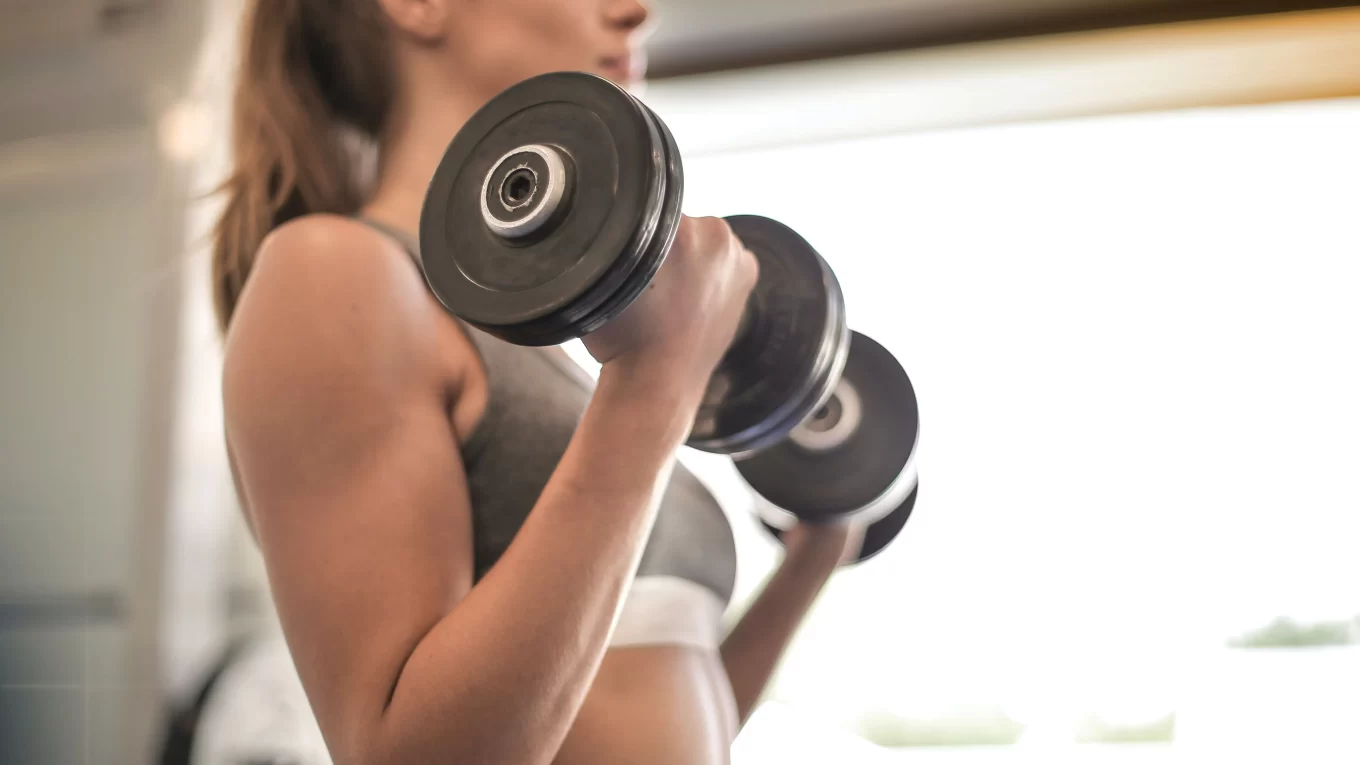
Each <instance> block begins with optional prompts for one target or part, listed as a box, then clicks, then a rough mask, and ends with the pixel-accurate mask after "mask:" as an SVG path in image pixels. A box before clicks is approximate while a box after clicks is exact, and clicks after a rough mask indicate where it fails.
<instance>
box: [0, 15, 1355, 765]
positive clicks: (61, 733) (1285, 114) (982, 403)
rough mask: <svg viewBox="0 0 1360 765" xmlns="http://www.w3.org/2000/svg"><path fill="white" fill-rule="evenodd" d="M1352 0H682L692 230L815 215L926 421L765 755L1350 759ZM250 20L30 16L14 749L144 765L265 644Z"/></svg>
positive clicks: (4, 136) (747, 515) (10, 536)
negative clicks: (241, 400)
mask: <svg viewBox="0 0 1360 765" xmlns="http://www.w3.org/2000/svg"><path fill="white" fill-rule="evenodd" d="M1347 5H1349V4H1344V3H1327V2H1317V3H1307V2H1284V1H1279V2H1269V1H1267V0H1259V1H1257V0H1242V1H1240V2H1228V1H1226V0H1218V1H1214V2H1211V1H1206V2H1198V1H1197V0H1181V1H1180V2H1161V1H1158V0H1005V1H1003V0H839V2H834V3H832V2H825V0H722V1H721V2H720V1H719V0H668V1H667V2H665V3H663V4H661V5H660V7H659V12H660V16H661V19H662V26H661V27H660V30H659V31H658V33H657V35H656V36H655V38H654V45H653V47H652V51H651V57H652V72H653V77H652V80H651V82H650V83H649V86H648V88H647V91H646V93H645V100H647V101H648V102H649V104H651V105H652V107H653V108H654V109H656V110H657V111H658V113H659V114H660V115H661V116H662V117H663V118H664V119H665V120H666V121H667V123H668V124H669V125H670V126H671V127H672V128H673V130H674V132H675V134H676V137H677V140H678V142H679V144H680V146H681V150H682V152H683V153H684V158H685V164H686V186H687V189H686V192H687V196H686V204H685V208H686V209H685V211H686V212H687V213H689V214H691V215H708V214H712V215H726V214H733V213H759V214H765V215H770V216H773V217H776V218H779V219H781V220H784V221H786V222H788V223H789V224H791V225H792V226H794V227H795V228H797V229H798V230H799V231H800V232H801V233H803V234H804V236H805V237H806V238H807V239H808V240H809V241H811V242H812V243H813V244H814V245H815V246H816V247H817V248H818V249H819V250H820V251H821V252H822V253H823V254H824V255H825V256H826V257H827V259H828V260H829V262H830V263H831V265H832V266H833V268H834V269H835V270H836V272H837V274H838V276H839V278H840V280H841V282H842V284H843V286H844V288H845V292H846V295H847V300H848V304H849V311H850V313H849V316H850V323H851V325H852V327H853V328H855V329H857V330H859V331H862V332H864V333H866V334H869V335H870V336H872V337H874V338H875V339H877V340H878V341H879V342H881V343H882V344H884V345H886V346H887V347H888V348H889V349H890V350H892V351H893V352H894V353H895V354H896V355H897V356H898V358H899V359H900V360H901V361H902V363H903V365H904V366H905V367H906V368H907V370H908V372H909V373H910V374H911V375H912V377H913V380H914V382H915V385H916V387H917V390H918V394H919V396H920V399H921V401H922V407H923V411H924V413H925V416H924V423H923V433H922V443H921V449H922V451H921V457H920V459H919V464H920V471H921V474H922V483H923V484H924V487H923V490H922V492H921V494H920V499H919V502H918V504H917V508H916V511H915V515H914V517H913V518H912V519H911V522H910V523H909V525H908V527H907V529H906V531H905V532H904V533H903V535H902V536H901V537H900V538H899V539H898V541H897V542H896V544H895V545H894V546H893V547H892V548H890V550H889V551H888V552H887V553H885V554H883V555H881V556H880V557H878V558H876V559H874V560H873V561H871V562H870V563H868V564H866V565H863V566H860V567H857V568H853V569H849V570H846V571H844V572H842V573H840V574H838V575H837V577H836V578H835V579H834V580H833V582H832V584H831V585H830V586H829V588H828V589H827V590H826V592H825V593H824V595H823V596H822V598H821V600H820V601H819V602H818V604H817V607H816V609H815V611H814V613H813V615H812V617H811V618H810V619H809V621H808V622H807V624H806V625H805V627H804V629H803V630H802V632H801V633H800V635H799V637H798V639H797V642H796V644H795V645H794V647H793V649H792V651H791V653H790V654H789V656H788V659H787V661H786V662H785V664H784V666H783V668H782V670H781V672H780V675H779V677H778V680H777V682H776V683H775V687H774V688H773V689H772V691H771V693H770V696H769V698H768V700H767V701H766V703H765V704H764V705H763V706H762V707H761V708H760V710H759V711H758V712H757V714H756V716H755V717H754V719H753V720H752V721H751V723H750V724H749V725H748V727H747V728H746V730H745V731H744V732H743V734H742V736H741V738H740V739H739V740H738V742H737V745H736V748H735V750H734V758H735V760H736V762H737V763H738V764H739V765H740V764H741V763H760V762H780V763H785V764H791V763H804V762H806V763H826V762H836V763H936V762H940V763H944V762H948V763H992V762H997V763H1031V762H1033V763H1039V762H1042V763H1052V762H1067V761H1071V762H1090V763H1104V762H1119V763H1162V762H1173V761H1175V762H1258V761H1268V760H1273V761H1291V762H1307V763H1309V764H1310V765H1317V764H1319V763H1357V762H1360V483H1357V481H1356V480H1355V476H1356V467H1355V466H1356V465H1357V464H1358V463H1360V438H1357V435H1356V434H1357V433H1360V397H1357V395H1356V391H1360V353H1357V346H1358V345H1360V340H1358V339H1357V334H1360V300H1357V299H1356V297H1355V296H1356V295H1357V293H1360V182H1357V178H1360V140H1357V139H1358V138H1360V9H1354V8H1349V7H1346V6H1347ZM239 12H240V4H239V0H174V1H172V0H0V61H2V62H3V69H0V253H2V254H0V382H2V384H3V388H0V392H2V394H3V395H0V763H5V764H6V765H57V764H61V765H67V764H70V765H92V764H94V763H154V762H157V761H158V759H159V758H160V757H162V755H163V754H164V752H165V749H166V747H167V744H168V742H170V743H172V742H173V737H172V736H170V735H169V734H170V731H171V729H172V727H173V726H171V724H170V720H171V719H172V716H173V715H174V713H175V712H176V711H177V710H179V709H182V708H184V707H185V706H186V705H191V704H192V702H193V701H194V697H195V694H197V693H198V692H199V690H200V688H201V687H202V686H203V684H204V682H205V681H206V680H207V679H208V678H209V677H210V676H211V674H212V672H213V671H214V670H215V669H216V668H217V667H218V666H220V664H221V663H222V662H223V661H224V657H227V656H229V655H230V652H229V648H230V647H231V646H232V645H233V644H234V641H238V640H240V639H242V638H247V637H249V636H250V635H252V634H256V633H258V632H260V631H262V630H269V629H272V628H273V627H272V610H271V605H270V603H269V598H268V593H267V588H266V586H265V583H264V579H263V577H262V573H261V567H260V562H259V560H258V556H257V554H256V553H255V551H254V549H253V548H252V546H251V544H250V542H249V539H248V537H247V535H246V534H245V533H244V530H243V527H242V525H241V523H240V520H239V516H238V513H237V509H236V505H235V501H234V497H233V493H232V491H231V484H230V477H229V475H228V472H227V467H226V462H225V455H224V453H223V449H222V431H221V411H220V403H219V388H218V374H219V372H220V367H219V364H220V361H219V355H220V344H219V341H218V339H217V335H216V332H215V329H214V326H213V322H212V314H211V306H210V296H209V292H208V289H207V262H208V261H207V257H208V256H207V248H206V244H207V232H208V227H209V225H210V222H211V220H212V219H213V216H214V215H215V213H216V211H217V208H216V206H215V202H216V201H215V200H214V199H213V198H212V197H211V195H210V192H211V190H212V189H213V187H214V186H215V184H216V183H218V182H220V181H221V180H222V174H223V172H224V169H225V167H226V161H227V157H226V154H225V151H226V148H225V143H226V127H227V125H226V117H225V115H226V113H227V111H226V109H227V97H228V91H229V87H230V83H231V78H232V73H233V64H234V55H235V52H236V47H235V42H236V41H235V26H236V24H237V22H238V18H239ZM576 350H577V351H579V348H578V349H576ZM578 355H580V354H579V353H578ZM683 459H685V460H686V462H688V463H689V464H690V465H691V466H692V467H694V468H695V470H697V471H698V472H699V473H700V475H701V477H702V478H703V479H704V480H705V481H706V482H707V483H708V484H709V485H710V486H711V487H712V489H713V490H714V492H715V493H717V494H718V496H719V497H720V499H721V500H722V501H723V502H724V504H725V506H726V508H727V510H728V511H729V512H730V514H731V517H732V520H733V523H734V526H735V527H736V529H737V535H738V542H739V548H740V549H739V551H740V573H739V583H738V585H739V593H738V602H737V603H736V604H735V605H734V607H733V609H732V613H731V614H729V616H730V617H734V616H735V615H736V614H738V613H740V611H741V608H742V607H743V606H744V604H745V602H746V598H748V597H749V596H750V594H751V593H752V592H753V591H754V590H755V589H756V588H757V587H758V586H759V584H760V582H761V580H762V579H763V578H764V577H765V576H766V575H767V574H768V572H769V571H770V569H771V567H772V566H773V565H774V564H775V562H776V561H777V556H778V551H777V548H775V546H774V545H772V544H771V543H770V542H769V540H767V539H766V538H765V537H764V536H763V533H762V532H761V531H760V530H759V529H758V528H757V526H756V524H755V523H754V522H753V521H752V520H751V509H752V502H753V499H752V497H751V496H750V494H749V492H748V491H747V490H746V489H745V488H744V487H743V485H742V483H741V481H740V479H739V478H738V477H737V476H736V473H735V471H734V470H733V469H732V467H731V465H730V463H728V462H726V461H725V460H723V459H721V458H711V457H708V456H706V455H700V454H697V453H686V454H685V455H684V457H683ZM299 765H300V764H299Z"/></svg>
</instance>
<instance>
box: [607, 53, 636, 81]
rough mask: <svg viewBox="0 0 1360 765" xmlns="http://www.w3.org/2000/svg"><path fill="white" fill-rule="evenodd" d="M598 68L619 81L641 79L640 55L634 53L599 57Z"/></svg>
mask: <svg viewBox="0 0 1360 765" xmlns="http://www.w3.org/2000/svg"><path fill="white" fill-rule="evenodd" d="M600 68H602V69H604V70H605V72H606V73H607V74H608V75H609V76H610V77H612V78H613V79H615V80H618V81H619V82H632V81H635V80H640V79H642V71H641V70H642V57H640V56H634V55H629V54H626V55H623V56H609V57H607V58H603V59H600Z"/></svg>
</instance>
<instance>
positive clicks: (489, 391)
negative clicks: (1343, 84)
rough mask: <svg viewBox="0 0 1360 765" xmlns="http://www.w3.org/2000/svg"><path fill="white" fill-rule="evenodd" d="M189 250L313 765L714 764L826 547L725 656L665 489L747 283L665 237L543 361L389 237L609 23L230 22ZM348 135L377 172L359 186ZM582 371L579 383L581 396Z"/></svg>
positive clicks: (519, 12)
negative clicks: (595, 321) (220, 165)
mask: <svg viewBox="0 0 1360 765" xmlns="http://www.w3.org/2000/svg"><path fill="white" fill-rule="evenodd" d="M251 5H252V8H251V9H250V12H249V15H248V22H247V25H246V27H245V29H244V34H245V45H244V60H243V65H242V70H241V76H240V81H239V85H238V92H237V94H236V101H235V123H234V124H235V138H234V140H235V162H236V166H235V169H234V173H233V174H232V176H231V178H230V180H229V181H228V183H227V184H226V186H225V191H226V195H227V205H226V208H225V210H224V213H223V215H222V218H221V220H220V222H219V225H218V228H217V235H216V244H215V253H214V256H215V257H214V280H215V284H214V289H215V293H216V299H217V306H218V310H219V318H220V320H221V323H222V326H223V329H224V331H225V333H226V338H227V340H226V354H225V370H224V375H223V395H224V405H225V416H226V431H227V442H228V444H227V446H228V452H229V455H230V457H231V461H232V466H233V471H234V473H235V476H236V481H237V488H238V492H239V494H240V497H241V500H242V504H243V506H244V507H245V509H246V513H247V517H248V520H249V523H250V526H251V529H252V531H253V533H254V534H255V537H256V539H257V540H258V542H259V545H260V548H261V550H262V551H263V555H264V559H265V561H266V567H267V571H268V574H269V580H270V587H271V591H272V593H273V595H274V599H275V603H276V606H277V609H278V613H279V617H280V622H281V624H282V627H283V631H284V635H285V636H286V639H287V646H288V652H289V653H290V654H291V656H292V659H293V661H294V663H295V665H296V667H297V672H298V676H299V677H300V679H301V681H302V686H303V688H305V690H306V696H307V700H308V702H309V705H310V708H311V711H312V713H313V714H314V715H315V718H316V721H317V723H318V724H319V728H320V731H321V732H322V734H323V735H324V739H325V743H326V748H327V749H328V750H329V753H330V756H331V757H332V758H333V759H334V760H335V761H336V762H338V763H356V764H357V763H418V764H419V765H426V764H427V763H432V762H467V763H474V762H475V763H516V764H517V765H521V764H525V763H548V762H558V763H564V764H565V765H570V764H571V763H592V765H601V764H603V765H608V764H609V763H637V762H646V763H657V764H661V765H664V764H665V763H676V764H677V765H679V764H681V763H683V764H684V765H701V764H702V765H707V764H709V763H719V762H725V761H727V758H728V754H727V753H728V749H729V746H730V744H731V742H732V740H733V738H734V736H735V735H736V733H737V730H738V729H739V727H740V725H741V723H742V722H743V721H744V720H745V719H746V718H747V716H748V715H749V714H750V713H751V711H752V708H753V707H754V705H755V703H756V701H757V699H758V697H759V696H760V694H761V692H762V690H763V688H764V687H765V685H766V683H767V681H768V679H769V677H770V675H771V672H772V671H773V668H774V666H775V664H776V662H777V660H778V658H779V655H780V653H781V652H782V651H783V649H784V647H785V646H786V644H787V642H788V640H789V638H790V636H791V634H792V632H793V630H794V629H795V627H796V626H797V624H798V623H799V621H800V620H801V619H802V617H803V615H804V614H805V612H806V610H807V608H808V607H809V606H810V604H811V602H812V600H813V598H814V597H815V595H816V594H817V592H818V591H819V590H820V588H821V587H822V585H823V584H824V583H825V581H826V579H827V577H828V576H829V575H830V573H831V572H832V570H833V569H834V568H835V566H836V565H837V564H838V562H839V561H840V559H841V558H842V557H843V554H844V552H845V551H846V550H847V549H849V548H850V547H852V546H853V545H852V544H850V543H849V541H848V540H849V537H850V534H849V532H848V530H846V529H844V528H819V529H807V528H800V529H795V530H794V532H795V533H792V534H790V536H789V539H788V543H787V555H786V557H785V560H784V562H783V563H782V565H781V567H780V568H779V570H778V571H777V572H776V573H775V574H774V575H773V577H772V578H771V579H770V580H769V582H767V584H766V586H765V588H764V590H763V591H762V593H761V595H760V596H759V597H758V598H757V600H756V601H755V603H754V605H753V606H752V608H750V609H749V611H748V613H747V614H746V615H745V616H744V617H743V618H742V619H741V621H740V622H739V623H738V625H737V626H736V627H735V628H734V629H733V630H732V632H731V633H730V634H728V635H726V636H724V635H721V634H719V618H720V615H721V613H722V610H723V608H724V607H725V606H726V605H727V601H728V599H729V598H730V596H731V592H732V583H733V572H734V570H735V569H734V566H735V555H734V549H733V544H732V538H731V531H730V529H729V528H728V526H727V524H726V521H725V517H724V516H723V514H722V511H721V509H720V508H719V507H718V506H717V505H716V504H715V503H714V501H713V499H712V498H711V497H710V496H709V495H708V493H707V492H705V491H704V490H703V488H702V486H701V485H700V484H699V483H698V482H697V481H696V480H695V479H694V478H693V476H691V475H689V474H688V473H687V472H685V471H684V469H683V468H682V467H678V466H677V465H676V463H675V457H676V453H677V450H678V449H679V448H680V446H681V445H682V444H683V442H684V440H685V438H686V437H687V434H688V429H689V427H690V424H691V422H692V419H693V417H694V414H695V412H696V410H697V406H698V403H699V399H700V396H701V394H702V392H703V390H704V387H705V383H706V382H707V379H708V377H709V375H710V374H711V372H712V371H713V369H714V367H715V366H716V364H717V362H718V361H719V359H720V358H721V356H722V354H723V352H724V351H725V349H726V347H727V346H728V344H730V342H731V340H732V337H733V335H734V332H735V328H736V326H737V321H738V318H739V315H740V313H741V311H742V308H743V305H744V303H745V298H746V296H747V294H748V292H749V291H750V289H751V286H752V284H753V283H754V280H755V277H756V273H755V271H756V268H755V264H754V259H753V258H752V257H751V255H750V253H749V252H746V251H745V250H744V249H743V248H742V247H741V245H740V243H739V242H737V241H736V240H735V239H734V238H733V236H732V234H731V232H730V231H729V230H728V229H727V227H726V226H725V224H723V223H722V222H721V221H720V220H716V219H705V220H694V219H687V220H685V221H684V224H683V225H682V226H681V229H680V233H679V236H678V237H677V240H676V243H675V245H674V247H673V249H672V251H671V253H670V255H669V257H668V259H667V262H666V264H665V266H664V267H663V269H662V270H661V272H660V273H659V275H658V277H657V278H656V281H655V284H654V287H653V289H651V290H650V291H649V292H648V293H647V296H646V297H645V298H644V299H642V300H641V301H639V302H638V303H637V304H635V305H634V306H633V307H632V308H630V309H629V310H628V311H627V312H626V313H625V315H624V316H623V317H621V318H620V319H619V320H617V321H616V322H613V323H611V324H610V325H609V326H608V327H607V328H605V329H604V330H602V331H601V332H598V333H596V334H594V335H592V336H591V337H589V338H587V339H586V341H585V344H586V347H587V348H588V349H589V351H590V352H591V353H592V355H593V356H594V357H595V358H596V359H597V360H598V361H599V362H600V363H601V370H600V375H599V380H598V384H596V385H589V384H587V383H588V382H589V381H588V380H586V381H583V380H582V379H581V378H580V376H579V375H573V374H572V373H571V368H570V366H569V364H570V362H569V361H565V357H564V356H563V355H562V353H561V352H560V350H554V351H551V352H549V351H545V350H542V349H529V348H522V347H516V346H511V345H508V344H505V343H501V342H498V341H496V340H493V339H491V338H490V337H488V336H486V335H483V334H481V333H479V332H476V331H475V330H472V329H470V328H468V327H466V326H464V325H462V324H461V323H459V322H458V321H456V320H455V319H454V318H452V317H451V316H450V315H449V314H448V313H447V312H445V311H444V310H443V309H442V308H441V307H440V306H439V304H438V303H437V301H436V300H435V299H434V298H433V296H432V295H431V294H430V293H429V291H428V290H427V288H426V285H425V283H424V281H423V279H422V276H421V273H420V271H419V259H418V258H419V253H418V252H416V248H415V247H414V243H413V242H412V240H411V232H414V231H416V229H417V223H418V217H419V211H420V209H421V202H422V197H423V194H424V191H425V188H426V185H427V183H428V181H429V178H430V176H431V174H432V172H433V170H434V168H435V166H436V164H437V163H438V160H439V158H440V156H441V154H442V152H443V151H444V149H445V147H446V146H447V145H448V143H449V141H450V140H451V139H452V137H453V136H454V135H455V133H456V132H457V131H458V129H459V126H460V125H461V124H462V123H463V122H464V120H466V119H467V118H468V117H469V116H470V115H471V114H472V113H473V112H474V111H475V110H476V109H477V108H478V107H479V106H481V105H482V104H483V103H485V102H486V101H487V100H488V99H490V98H491V97H493V96H494V95H495V94H497V93H499V92H500V91H501V90H503V89H505V88H506V87H508V86H510V85H512V84H514V83H516V82H518V81H520V80H523V79H525V78H527V77H531V76H534V75H538V74H541V73H545V72H548V71H556V70H578V71H590V72H595V73H598V74H600V75H603V76H606V77H609V78H612V79H613V80H615V81H616V82H619V83H621V84H628V83H631V82H633V81H634V80H635V79H636V78H638V77H639V76H640V75H641V69H642V65H641V62H642V56H641V55H640V53H639V52H638V51H637V50H636V48H635V46H636V45H637V43H638V38H639V30H640V29H642V27H643V24H644V22H645V20H646V18H647V11H646V9H645V8H644V7H643V6H641V5H639V4H638V3H637V2H636V0H494V1H493V0H253V2H251ZM355 137H358V138H362V139H366V140H367V142H368V143H369V144H371V145H372V146H374V147H376V149H377V157H378V160H379V161H378V163H377V172H376V178H375V179H373V180H374V182H373V183H372V184H370V185H369V186H368V187H367V188H363V187H362V184H361V183H360V181H361V179H360V177H359V176H361V175H363V173H362V172H361V169H362V168H361V166H360V165H361V162H360V155H359V153H358V152H356V151H354V146H355V145H356V142H355V141H354V140H353V139H354V138H355ZM578 371H579V370H578Z"/></svg>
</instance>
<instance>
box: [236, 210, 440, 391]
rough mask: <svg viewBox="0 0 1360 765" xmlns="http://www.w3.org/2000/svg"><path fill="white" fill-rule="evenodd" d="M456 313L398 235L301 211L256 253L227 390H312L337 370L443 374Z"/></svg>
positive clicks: (367, 376) (347, 375) (386, 376)
mask: <svg viewBox="0 0 1360 765" xmlns="http://www.w3.org/2000/svg"><path fill="white" fill-rule="evenodd" d="M448 321H449V320H448V317H447V316H446V315H443V313H442V312H441V311H440V310H439V309H438V308H437V305H436V304H435V302H434V300H433V299H432V298H431V297H430V295H429V294H428V290H427V289H426V287H425V283H424V279H423V277H422V276H421V275H420V272H419V270H418V269H417V268H416V266H415V264H414V263H413V262H412V260H411V258H410V257H409V256H408V255H407V253H406V252H405V251H404V250H403V249H402V247H401V246H400V245H399V244H398V243H397V242H395V241H393V240H392V239H391V238H389V237H387V236H384V235H383V234H381V233H379V232H378V231H375V230H374V229H372V228H370V227H368V226H366V225H364V224H362V223H360V222H358V221H355V220H350V219H347V218H342V217H339V216H330V215H314V216H307V217H304V218H299V219H297V220H294V221H291V222H289V223H287V224H285V225H283V226H280V227H279V228H278V229H276V230H275V231H273V232H272V233H271V234H270V235H269V236H268V237H267V238H266V239H265V241H264V243H263V244H262V245H261V246H260V249H259V252H258V253H257V254H256V258H255V263H254V266H253V268H252V269H251V274H250V278H249V279H248V280H247V283H246V287H245V290H244V291H243V292H242V294H241V299H240V301H239V303H238V305H237V307H236V311H235V313H234V315H233V317H232V320H231V324H230V326H229V328H228V332H227V338H226V347H225V358H224V370H223V371H224V374H225V379H224V383H226V384H227V386H228V390H227V393H228V394H230V393H231V392H232V390H238V391H240V390H250V391H254V390H255V389H257V388H258V387H260V386H265V385H270V384H284V385H295V386H299V387H302V388H304V389H305V390H308V391H313V390H315V389H316V388H318V387H320V386H321V385H324V384H325V381H326V380H328V379H335V378H336V377H337V376H343V379H345V380H349V381H351V382H354V383H355V384H360V383H369V384H372V385H379V384H386V383H391V384H393V385H396V384H398V383H399V382H402V381H405V383H415V384H420V383H421V382H422V381H427V382H430V383H438V382H439V380H438V379H436V378H441V377H447V374H448V371H449V369H448V365H447V360H448V358H449V354H448V353H447V351H446V352H444V353H440V352H439V350H440V346H442V345H443V344H444V343H445V342H446V341H445V340H444V338H445V336H446V334H447V330H446V329H445V325H447V324H448ZM437 362H442V363H437ZM233 383H235V385H233Z"/></svg>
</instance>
